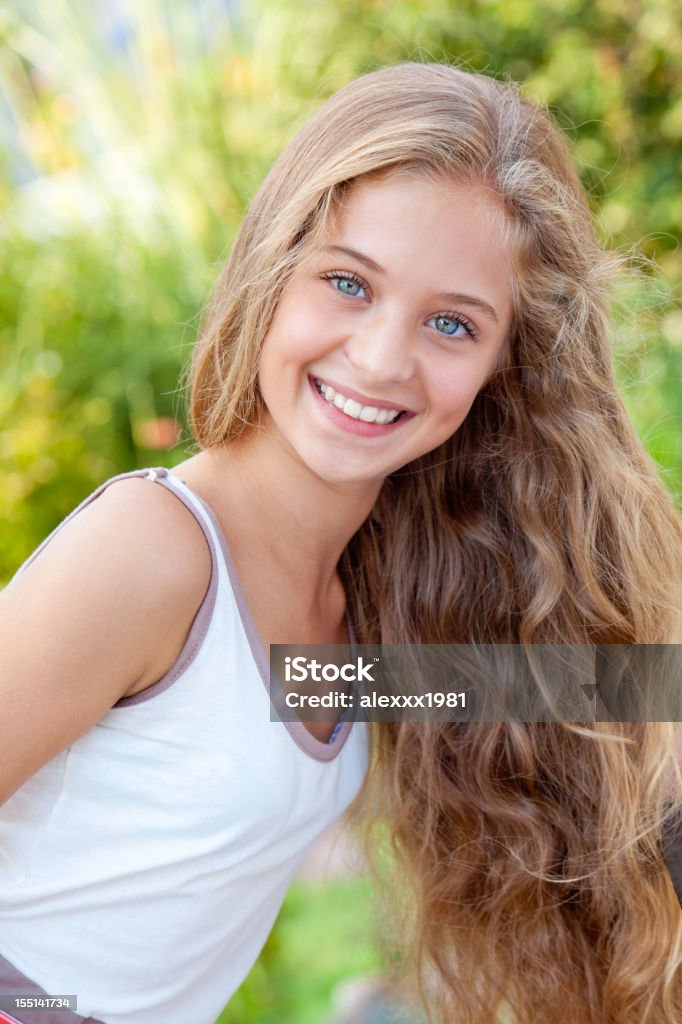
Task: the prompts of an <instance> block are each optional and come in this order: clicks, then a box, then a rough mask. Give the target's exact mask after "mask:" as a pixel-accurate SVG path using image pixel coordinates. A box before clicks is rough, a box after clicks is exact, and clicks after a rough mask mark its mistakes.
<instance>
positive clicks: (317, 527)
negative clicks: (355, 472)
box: [190, 431, 381, 603]
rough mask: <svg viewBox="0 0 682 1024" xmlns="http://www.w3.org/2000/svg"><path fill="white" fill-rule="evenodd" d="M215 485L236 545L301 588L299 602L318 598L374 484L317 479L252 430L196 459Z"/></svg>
mask: <svg viewBox="0 0 682 1024" xmlns="http://www.w3.org/2000/svg"><path fill="white" fill-rule="evenodd" d="M198 460H202V461H203V463H204V464H205V465H204V468H205V469H206V470H207V471H208V472H209V474H210V478H211V480H212V481H213V484H214V486H215V488H216V493H217V502H219V504H220V507H221V508H222V509H224V510H225V514H226V518H227V519H229V520H230V521H231V522H232V523H234V524H235V525H236V526H237V525H238V534H239V537H238V540H239V542H240V544H241V546H242V548H243V549H244V548H246V549H248V550H250V551H251V552H258V553H259V556H258V560H259V562H261V564H263V565H264V566H267V567H268V568H267V571H268V572H275V573H277V574H278V576H279V577H280V578H287V579H289V580H292V581H294V582H295V583H296V585H297V587H300V594H301V599H302V600H303V601H308V600H309V601H311V602H313V603H314V602H317V601H320V600H322V601H324V599H325V597H326V596H327V595H328V594H329V593H330V590H331V588H332V587H333V586H334V584H335V583H336V581H337V577H336V566H337V564H338V561H339V558H340V557H341V554H342V552H343V550H344V548H345V547H346V545H347V544H348V542H349V540H350V539H351V537H352V536H353V534H354V533H356V531H357V530H358V529H359V528H360V526H361V525H362V523H363V522H364V520H365V519H366V518H367V516H368V515H369V513H370V511H371V509H372V506H373V504H374V502H375V501H376V498H377V495H378V493H379V489H380V486H381V484H380V483H377V482H370V483H362V484H357V485H351V486H348V485H343V486H339V485H336V484H333V483H330V482H329V481H326V480H322V479H320V477H318V476H316V475H315V474H313V473H312V472H311V471H310V470H309V469H308V467H307V466H306V465H305V464H303V463H301V462H300V460H299V459H298V458H297V457H295V456H294V455H293V454H292V453H290V452H289V451H288V450H287V448H286V447H285V445H284V444H282V446H281V447H280V446H277V447H276V448H273V446H272V445H264V444H259V440H258V432H257V431H255V432H254V433H253V434H252V435H251V436H249V437H247V438H245V439H242V440H240V441H238V442H233V443H231V444H229V445H227V446H224V447H221V448H213V449H207V450H206V451H204V452H202V453H201V454H200V455H198V456H196V457H195V459H192V460H190V461H191V462H195V461H198Z"/></svg>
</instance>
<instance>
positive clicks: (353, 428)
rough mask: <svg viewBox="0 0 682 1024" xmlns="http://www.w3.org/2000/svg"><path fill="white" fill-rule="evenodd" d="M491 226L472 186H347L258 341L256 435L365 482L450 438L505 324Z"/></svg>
mask: <svg viewBox="0 0 682 1024" xmlns="http://www.w3.org/2000/svg"><path fill="white" fill-rule="evenodd" d="M501 217H502V213H501V211H500V209H499V207H498V206H497V205H496V203H495V202H494V200H493V199H492V198H491V197H490V195H489V194H487V193H486V192H484V191H483V189H480V188H476V187H474V186H468V185H458V184H453V183H451V182H448V181H444V182H443V183H442V184H435V183H434V182H433V181H429V180H427V179H425V178H418V177H406V176H400V177H392V178H382V179H380V180H378V181H377V180H373V181H364V182H359V183H358V184H356V185H355V186H354V187H352V189H351V190H350V191H349V193H348V195H347V197H346V200H345V202H344V205H343V208H342V210H341V211H340V214H339V217H338V218H337V224H336V227H335V229H334V231H333V233H332V234H330V235H329V236H327V237H326V238H324V239H323V241H322V242H321V243H320V245H319V246H318V247H316V249H315V250H314V252H313V253H312V254H311V259H308V260H306V261H305V262H304V264H302V265H301V266H300V267H299V268H298V270H297V271H296V272H295V273H294V275H293V277H292V278H291V280H290V281H289V283H288V285H287V286H286V288H285V289H284V292H283V294H282V298H281V300H280V302H279V305H278V307H277V310H276V312H275V316H274V318H273V321H272V324H271V326H270V330H269V331H268V334H267V336H266V338H265V342H264V344H263V350H262V353H261V360H260V369H259V385H260V390H261V394H262V396H263V400H264V402H265V405H266V408H267V413H266V415H265V418H264V420H263V425H264V428H265V434H261V438H263V439H264V438H270V439H272V438H273V437H274V438H276V439H277V441H278V442H280V443H281V442H284V444H285V446H286V448H287V449H288V450H289V451H290V453H292V454H294V455H295V456H296V457H297V458H298V459H300V460H302V461H303V462H304V463H305V464H306V465H307V466H308V468H309V469H310V470H312V471H313V472H314V473H315V474H317V475H318V476H319V477H321V478H323V479H325V480H327V481H329V482H333V483H335V484H344V483H348V484H350V483H370V482H371V483H372V484H376V483H380V482H381V481H382V480H383V479H384V478H385V477H386V476H387V475H388V474H389V473H392V472H393V471H394V470H396V469H399V468H400V467H401V466H404V465H405V464H406V463H408V462H411V461H412V460H413V459H416V458H417V457H418V456H420V455H423V454H425V453H426V452H429V451H431V450H432V449H433V448H436V447H437V446H438V445H439V444H441V443H442V442H443V441H445V440H446V439H447V438H448V437H450V436H451V435H452V434H454V433H455V431H456V430H457V428H458V427H459V426H460V425H461V423H462V421H463V420H464V418H465V416H466V414H467V413H468V411H469V409H470V407H471V404H472V402H473V400H474V398H475V397H476V395H477V393H478V392H479V390H480V389H481V387H482V386H483V384H484V383H485V381H486V379H487V377H488V376H489V374H490V372H491V370H492V369H493V367H494V365H495V363H496V361H497V359H498V357H499V355H500V350H501V348H502V345H503V342H504V339H505V336H506V333H507V330H508V328H509V324H510V319H511V313H512V287H511V266H510V262H509V258H508V254H507V252H506V250H505V248H504V246H503V244H502V242H501V241H500V237H501V236H500V232H499V230H498V228H499V225H500V223H501Z"/></svg>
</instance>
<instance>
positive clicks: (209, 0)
mask: <svg viewBox="0 0 682 1024" xmlns="http://www.w3.org/2000/svg"><path fill="white" fill-rule="evenodd" d="M112 9H113V10H117V11H118V12H119V14H120V15H121V17H122V18H123V22H124V23H125V32H124V34H123V35H124V38H123V41H122V37H121V34H120V24H119V34H118V36H116V33H115V32H113V30H112V25H113V21H112V17H113V16H112V15H111V12H110V13H109V15H107V16H105V5H100V4H96V3H94V0H80V2H76V0H71V2H69V0H53V2H51V3H45V4H35V3H32V2H21V0H10V2H7V3H4V4H0V96H1V99H0V117H1V120H0V131H1V132H2V138H3V143H4V144H3V150H2V156H1V158H0V209H1V211H2V217H1V219H0V518H1V521H2V530H1V531H0V583H1V582H2V581H5V580H7V579H8V578H9V577H10V575H11V574H12V572H13V571H14V570H15V569H16V567H17V566H18V565H19V564H20V562H21V561H22V560H23V559H24V558H25V557H26V556H27V555H28V554H29V553H30V551H31V550H32V549H33V548H34V547H35V546H36V545H37V544H38V543H39V541H40V540H41V539H42V538H43V537H44V536H45V535H46V533H47V532H49V530H50V529H51V528H53V527H54V525H56V523H57V522H59V520H60V519H61V518H63V517H64V516H65V515H66V514H67V513H68V512H69V511H70V509H72V508H73V507H74V505H75V504H76V503H77V502H78V501H79V500H80V499H81V498H83V497H84V496H85V495H86V494H87V493H89V492H90V491H91V490H92V489H93V488H94V487H95V486H96V485H97V484H98V483H100V482H101V481H102V480H104V479H105V478H107V477H108V476H111V475H113V474H115V473H117V472H121V471H124V470H127V469H132V468H135V467H136V466H142V465H149V464H157V465H158V464H165V465H169V466H170V465H173V464H174V463H175V462H177V461H179V460H180V458H182V457H183V456H184V454H185V453H186V452H187V450H188V446H189V441H188V438H187V435H186V424H185V417H184V410H183V402H182V395H181V394H180V393H179V391H178V384H177V382H178V376H179V371H180V369H181V367H182V365H183V364H184V362H185V361H186V359H187V357H188V354H189V352H190V349H191V344H192V341H193V338H194V335H195V331H196V326H197V322H198V315H199V311H200V309H201V306H202V304H203V302H204V301H205V299H206V297H207V295H208V291H209V289H210V285H211V283H212V281H213V279H214V277H215V276H216V273H217V270H218V267H219V264H220V263H221V261H222V260H223V258H224V256H225V254H226V253H227V251H228V250H229V246H230V243H231V241H232V239H233V237H234V234H235V231H236V230H237V228H238V225H239V222H240V218H241V216H242V214H243V212H244V210H245V208H246V206H247V204H248V202H249V199H250V197H251V196H252V195H253V194H254V193H255V191H256V189H257V187H258V184H259V182H260V180H261V178H262V176H263V175H264V173H265V172H266V171H267V169H268V167H269V166H270V165H271V163H272V161H273V160H274V158H275V157H276V156H277V154H278V153H279V151H280V150H281V148H282V147H283V145H284V144H285V143H286V141H287V140H288V139H289V138H290V137H291V135H292V134H293V132H294V131H295V129H296V128H297V127H298V126H299V125H300V124H301V123H302V122H303V121H304V120H305V118H306V117H307V116H308V115H309V114H310V113H311V112H312V111H313V110H314V109H315V108H316V106H317V105H318V104H319V103H320V102H321V101H322V100H323V99H324V98H325V97H326V96H328V95H329V94H330V93H331V92H333V91H334V90H335V89H336V88H338V87H339V86H341V85H342V84H344V83H345V82H347V81H348V80H349V79H350V78H351V77H353V76H354V75H356V74H358V73H360V72H363V71H366V70H369V69H372V68H375V67H378V66H381V65H383V64H386V63H394V62H396V61H400V60H405V59H416V60H445V61H455V60H457V61H463V62H465V63H466V64H467V65H468V66H469V67H471V68H472V69H475V70H481V71H486V72H487V73H489V74H492V75H496V76H504V75H509V76H511V77H512V78H514V79H517V80H518V81H520V82H521V83H523V88H524V90H525V92H526V93H527V94H528V95H529V96H531V97H533V98H535V99H536V100H537V101H538V102H540V103H543V104H546V105H548V106H549V108H550V109H551V110H552V112H553V113H554V114H555V116H556V117H557V119H558V120H559V123H560V124H561V125H562V126H563V127H564V128H565V130H566V131H567V133H568V135H569V137H570V140H571V144H572V150H573V154H574V157H575V160H576V162H577V165H578V167H579V169H580V172H581V175H582V177H583V180H584V182H585V185H586V186H587V188H588V190H589V193H590V195H591V201H592V204H593V208H594V212H595V215H596V217H597V219H598V223H599V228H600V231H601V233H602V235H603V237H604V241H605V242H606V244H608V245H611V246H615V247H617V248H619V249H621V250H623V251H627V250H629V249H630V248H631V247H633V246H634V247H636V249H637V251H638V252H639V253H640V254H641V255H642V256H643V257H645V259H646V260H647V261H652V262H646V263H645V264H644V270H643V276H642V281H641V285H640V287H639V288H638V289H636V290H634V291H633V290H630V292H629V294H628V296H627V297H626V300H625V301H624V302H622V303H621V305H620V318H621V330H620V333H619V336H618V339H617V342H616V348H615V359H616V365H617V371H618V375H619V380H620V382H621V385H622V390H623V395H624V398H625V401H626V404H627V405H628V407H629V409H630V411H631V413H632V415H633V417H634V419H635V422H636V425H637V427H638V430H639V432H640V434H641V436H642V437H643V439H644V441H645V443H646V445H647V447H648V449H649V451H650V453H651V454H652V456H653V457H654V458H655V459H656V460H657V461H658V463H659V465H660V466H661V471H662V473H663V475H664V479H665V480H666V482H667V484H668V486H669V487H670V489H671V490H673V491H674V492H676V493H678V494H679V492H680V491H681V490H682V444H681V442H680V437H681V436H682V430H681V427H682V396H681V388H680V378H681V377H682V311H681V310H680V308H679V305H678V304H677V303H676V297H677V296H679V291H680V286H681V285H682V252H681V250H680V247H679V239H680V236H681V235H682V192H681V190H680V185H679V169H680V167H682V145H681V141H682V19H681V18H680V10H679V3H678V0H329V2H322V3H320V2H317V0H281V2H259V3H250V2H246V3H243V4H242V5H241V6H237V5H235V4H232V5H230V8H229V9H230V10H231V12H232V13H231V14H228V7H227V5H226V4H223V3H221V2H220V0H203V2H199V0H197V2H194V3H193V2H191V0H172V2H171V0H165V2H164V0H144V2H143V3H133V2H127V3H124V2H121V3H119V4H114V5H113V8H112ZM116 39H118V42H116ZM175 421H176V422H177V424H178V430H179V431H181V432H182V433H179V434H174V430H175V427H174V422H175ZM273 941H274V942H275V946H276V940H273ZM268 955H270V954H268ZM271 960H272V963H273V964H274V965H275V967H274V968H273V970H275V974H276V969H277V967H276V965H277V964H278V963H279V964H280V965H281V963H282V960H281V957H279V954H272V956H271ZM253 984H254V985H255V989H254V991H257V990H258V984H259V983H258V982H254V983H253ZM240 998H241V996H240ZM245 998H246V1000H247V1002H246V1003H245V1004H243V1005H242V1004H240V1006H241V1007H242V1008H241V1010H240V1011H239V1012H240V1014H241V1019H242V1020H244V1021H246V1020H249V1021H252V1022H254V1024H255V1022H265V1021H266V1020H267V1019H270V1018H268V1017H267V1013H266V1010H264V1009H263V1006H265V1004H266V1003H267V999H265V1001H263V999H261V1000H260V1004H259V997H255V996H254V997H253V998H254V999H255V1003H253V999H252V1004H253V1005H251V1006H250V1007H249V1003H248V999H249V997H248V992H247V996H246V997H245ZM259 1005H260V1006H261V1009H260V1010H259V1009H258V1006H259ZM315 1005H317V1004H315ZM254 1006H255V1009H254ZM259 1013H261V1016H259V1015H258V1014H259ZM297 1014H298V1015H297ZM227 1019H232V1018H226V1020H227ZM279 1019H284V1020H286V1019H291V1020H297V1021H298V1020H300V1021H303V1020H304V1012H303V1010H302V1009H301V1008H300V1007H299V1009H298V1010H294V1009H290V1010H289V1011H287V1015H285V1016H281V1017H280V1018H279ZM305 1019H307V1018H305ZM319 1019H321V1018H319Z"/></svg>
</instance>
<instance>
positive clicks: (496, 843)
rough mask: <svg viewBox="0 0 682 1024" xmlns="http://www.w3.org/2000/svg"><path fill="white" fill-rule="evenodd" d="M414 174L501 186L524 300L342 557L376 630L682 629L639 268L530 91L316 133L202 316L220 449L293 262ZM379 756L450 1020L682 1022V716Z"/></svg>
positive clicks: (395, 113)
mask: <svg viewBox="0 0 682 1024" xmlns="http://www.w3.org/2000/svg"><path fill="white" fill-rule="evenodd" d="M396 171H400V172H403V171H407V172H409V173H415V174H428V175H435V176H436V177H441V178H442V176H445V177H447V178H449V179H451V180H454V181H457V182H458V183H475V184H477V185H479V186H483V187H485V188H486V189H488V190H490V191H491V192H492V193H494V195H495V196H496V197H497V199H498V200H499V203H500V204H501V207H502V209H503V211H504V233H505V241H506V243H507V244H508V246H509V251H510V253H511V261H512V267H513V272H514V313H513V321H512V325H511V328H510V332H509V337H508V345H507V350H506V352H505V358H504V361H503V363H502V364H501V365H500V366H499V367H498V368H497V370H496V371H495V372H494V373H493V374H492V376H491V377H490V379H489V380H488V381H487V382H486V384H485V386H484V387H483V389H482V390H481V392H480V393H479V395H478V396H477V398H476V399H475V401H474V404H473V406H472V408H471V410H470V412H469V414H468V416H467V419H466V420H465V422H464V423H463V425H462V426H461V427H460V429H459V430H458V431H457V432H456V434H455V435H454V436H453V437H452V438H450V439H449V440H448V441H447V442H445V443H444V444H443V445H441V446H440V447H439V448H438V449H436V450H435V451H433V452H430V453H429V454H427V455H424V456H423V457H421V458H419V459H417V460H416V461H414V462H412V463H410V464H409V465H407V466H405V467H403V468H402V469H401V470H399V471H397V472H395V473H393V474H392V475H391V476H390V477H389V478H388V479H387V480H386V481H385V484H384V486H383V488H382V491H381V493H380V495H379V498H378V500H377V503H376V505H375V507H374V509H373V511H372V513H371V515H370V517H369V518H368V519H367V521H366V522H365V523H364V524H363V526H362V527H361V529H360V530H359V531H358V533H357V534H356V535H355V536H354V537H353V538H352V540H351V542H350V544H349V545H348V547H347V549H346V550H345V552H344V554H343V557H342V560H341V563H340V571H341V574H342V578H343V580H344V583H345V585H346V592H347V597H348V602H349V605H350V608H351V611H352V614H353V615H354V621H355V623H356V627H357V631H358V635H359V637H360V639H361V640H362V641H364V642H384V643H413V642H414V643H436V644H438V643H498V644H502V643H513V644H522V645H529V644H538V643H560V644H561V643H595V644H642V643H646V644H666V643H674V642H677V641H678V640H679V639H680V622H681V611H680V579H681V578H682V573H681V572H680V569H681V568H682V528H681V525H680V519H679V516H678V514H677V512H676V509H675V506H674V504H673V502H672V500H671V498H670V496H669V494H668V493H667V491H666V489H665V488H664V487H663V485H662V484H661V482H660V480H659V478H658V476H657V472H656V469H655V466H654V464H653V463H652V462H651V460H650V459H649V458H648V456H647V455H646V453H645V451H644V449H643V447H642V445H641V443H640V441H639V440H638V438H637V436H636V434H635V432H634V430H633V428H632V425H631V423H630V421H629V419H628V416H627V414H626V413H625V411H624V408H623V405H622V403H621V400H620V398H619V396H618V394H617V391H616V387H615V383H614V378H613V371H612V359H611V336H610V323H611V320H610V312H609V289H610V286H611V283H612V282H613V280H614V278H615V275H616V274H617V271H618V263H619V261H618V260H616V259H614V258H613V257H612V256H608V255H607V254H605V253H604V252H603V251H602V249H601V248H600V246H599V244H598V241H597V238H596V235H595V231H594V228H593V224H592V218H591V215H590V212H589V208H588V205H587V202H586V199H585V196H584V193H583V190H582V187H581V185H580V183H579V180H578V178H577V175H576V173H575V171H574V169H573V167H572V165H571V161H570V158H569V155H568V150H567V146H566V144H565V141H564V139H563V136H562V134H561V132H560V131H559V130H558V129H557V128H556V127H555V125H554V124H553V123H552V121H551V119H550V117H549V116H548V115H547V114H546V113H545V112H543V111H542V110H540V109H538V108H537V107H536V106H534V105H533V104H532V103H530V102H529V101H528V100H526V99H525V98H523V97H522V96H521V95H520V93H519V90H518V89H517V88H516V87H515V86H513V85H512V84H510V83H501V82H497V81H495V80H492V79H490V78H487V77H484V76H480V75H475V74H469V73H466V72H463V71H461V70H458V69H456V68H453V67H448V66H444V65H435V64H414V63H406V64H401V65H397V66H393V67H388V68H384V69H382V70H380V71H375V72H372V73H370V74H367V75H364V76H362V77H360V78H359V79H357V80H355V81H354V82H352V83H350V84H349V85H347V86H345V87H344V88H343V89H341V90H340V91H339V92H338V93H336V94H335V95H334V96H332V97H331V99H329V100H328V101H327V102H326V103H325V104H323V105H322V107H321V108H320V109H319V110H318V111H317V113H316V114H315V115H314V116H313V117H312V118H311V120H310V121H309V122H308V123H307V124H306V125H305V126H304V127H303V128H302V130H301V131H300V132H299V133H298V135H297V136H296V137H295V139H294V140H293V142H292V143H291V144H290V145H289V146H288V147H287V149H286V150H285V152H284V153H283V154H282V156H281V157H280V159H279V160H278V161H277V163H276V164H275V165H274V167H273V168H272V170H271V172H270V174H269V175H268V177H267V178H266V180H265V182H264V184H263V186H262V187H261V189H260V191H259V192H258V194H257V196H256V198H255V200H254V202H253V204H252V205H251V208H250V210H249V212H248V215H247V217H246V220H245V223H244V226H243V229H242V231H241V233H240V235H239V237H238V239H237V241H236V244H235V246H234V249H233V252H232V255H231V258H230V260H229V262H228V264H227V266H226V268H225V271H224V273H223V275H222V277H221V278H220V280H219V282H218V284H217V287H216V290H215V293H214V297H213V299H212V301H211V303H210V305H209V307H208V310H207V313H206V316H205V319H204V324H203V327H202V331H201V335H200V338H199V341H198V343H197V346H196V349H195V352H194V356H193V362H192V367H191V388H192V393H191V409H190V418H191V423H192V428H193V432H194V435H195V437H196V439H197V441H198V443H199V444H200V446H202V447H212V446H216V445H221V444H225V443H229V442H230V441H231V440H233V439H235V438H237V437H239V436H240V435H241V434H243V433H244V432H245V431H246V430H248V429H250V428H251V426H252V425H253V424H255V423H257V422H258V418H259V413H260V410H261V408H262V403H261V399H260V396H259V393H258V387H257V370H258V354H259V352H260V347H261V345H262V342H263V339H264V337H265V334H266V333H267V330H268V326H269V324H270V322H271V319H272V316H273V313H274V311H275V308H276V306H277V302H278V299H279V296H280V295H281V292H282V289H283V288H284V286H285V285H286V282H287V280H288V279H289V276H290V274H291V273H292V272H293V270H294V269H295V267H296V266H297V265H298V263H299V261H300V260H301V259H302V258H303V257H304V255H305V253H306V251H307V247H309V246H310V245H311V244H312V243H313V242H314V240H315V239H316V238H317V237H320V236H321V235H323V234H324V232H325V231H326V230H328V228H329V225H330V223H331V222H332V220H333V217H334V215H335V213H336V212H337V211H338V209H339V207H340V203H341V201H342V198H343V196H344V194H345V193H346V191H347V190H348V189H349V188H352V185H353V182H354V181H356V180H358V179H360V178H363V177H365V176H367V175H382V174H383V175H385V174H390V173H394V172H396ZM374 748H375V755H376V756H375V759H374V765H373V769H372V772H371V773H370V779H369V782H368V786H367V789H366V791H365V799H366V803H367V806H369V807H370V808H374V809H376V808H380V809H381V813H382V816H383V817H384V818H385V820H386V822H387V825H388V829H389V832H390V836H391V849H392V852H393V855H394V859H395V862H396V864H397V866H398V868H399V870H400V871H401V873H402V875H401V876H402V878H407V879H409V880H410V882H411V887H410V889H409V893H410V898H409V899H408V900H407V901H406V907H408V908H409V914H407V916H406V919H405V920H406V922H407V924H409V926H410V928H411V935H412V939H411V943H410V944H409V947H408V948H409V949H410V950H411V954H412V957H413V959H414V960H415V962H416V963H417V965H418V966H419V969H420V976H421V978H422V990H423V992H424V996H425V999H426V1001H427V1003H428V1005H429V1006H431V1008H432V1010H433V1013H434V1014H435V1015H436V1018H437V1019H438V1020H441V1021H443V1022H446V1021H447V1022H448V1024H452V1022H455V1021H457V1022H460V1021H461V1022H467V1024H492V1022H495V1021H498V1020H500V1021H502V1020H504V1021H505V1022H509V1024H547V1022H548V1021H555V1020H558V1019H561V1020H562V1021H563V1022H565V1024H597V1022H599V1024H643V1022H646V1024H679V1021H680V1020H681V1019H682V979H681V977H680V970H679V968H680V962H681V957H682V953H681V951H682V916H681V915H680V909H679V906H678V904H677V900H676V898H675V895H674V891H673V888H672V885H671V881H670V878H669V876H668V874H667V872H666V870H665V864H664V861H663V857H662V853H661V849H662V845H661V844H662V824H663V822H664V819H665V818H666V815H670V814H672V812H673V811H675V810H677V809H678V808H679V806H680V803H681V802H682V801H681V800H680V796H679V794H680V782H681V780H680V775H679V770H678V769H677V768H676V759H675V748H674V729H673V725H672V724H669V723H649V724H631V725H627V724H618V723H610V724H597V725H585V726H577V725H569V724H567V725H562V724H559V723H553V724H541V725H540V724H528V725H524V724H496V725H481V724H479V725H474V724H469V725H462V724H452V723H449V724H448V723H429V724H427V725H424V724H420V725H415V724H409V723H401V724H384V725H381V726H378V727H376V729H375V731H374ZM394 891H395V890H394Z"/></svg>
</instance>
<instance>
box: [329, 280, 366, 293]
mask: <svg viewBox="0 0 682 1024" xmlns="http://www.w3.org/2000/svg"><path fill="white" fill-rule="evenodd" d="M335 280H336V289H337V291H340V292H343V294H344V295H359V294H360V292H361V291H362V285H361V284H358V282H357V281H351V280H350V279H349V278H347V277H337V278H336V279H335Z"/></svg>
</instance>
